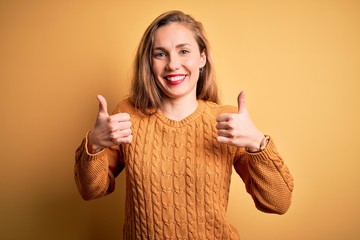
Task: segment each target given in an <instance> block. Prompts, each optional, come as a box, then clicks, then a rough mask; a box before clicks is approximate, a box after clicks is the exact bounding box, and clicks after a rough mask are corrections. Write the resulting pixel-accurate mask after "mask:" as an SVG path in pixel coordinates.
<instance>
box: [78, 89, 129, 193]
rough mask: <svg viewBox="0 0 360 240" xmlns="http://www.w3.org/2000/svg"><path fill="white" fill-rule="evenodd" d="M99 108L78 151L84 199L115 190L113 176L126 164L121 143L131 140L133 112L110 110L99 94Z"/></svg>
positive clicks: (80, 181) (80, 184)
mask: <svg viewBox="0 0 360 240" xmlns="http://www.w3.org/2000/svg"><path fill="white" fill-rule="evenodd" d="M97 98H98V100H99V112H98V115H97V118H96V122H95V125H94V127H93V129H92V130H91V131H90V132H89V133H88V134H87V135H86V138H85V139H84V140H83V142H82V143H81V145H80V146H79V148H78V149H77V150H76V154H75V160H76V163H75V171H74V174H75V181H76V184H77V187H78V189H79V192H80V194H81V196H82V197H83V198H84V199H85V200H90V199H94V198H98V197H101V196H104V195H106V194H109V193H110V192H112V191H114V188H115V180H114V178H115V177H116V176H117V175H118V174H119V173H120V172H121V170H122V169H123V168H124V167H125V164H124V162H121V161H122V159H123V157H122V156H121V151H120V147H119V146H120V145H121V144H128V143H130V142H131V141H132V134H131V122H130V115H129V114H127V113H115V114H113V115H111V116H110V115H109V114H108V112H107V102H106V99H105V98H104V97H103V96H101V95H98V97H97Z"/></svg>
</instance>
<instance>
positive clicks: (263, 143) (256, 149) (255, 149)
mask: <svg viewBox="0 0 360 240" xmlns="http://www.w3.org/2000/svg"><path fill="white" fill-rule="evenodd" d="M269 140H270V136H268V135H262V139H261V141H260V143H259V144H258V145H257V146H258V147H247V148H246V151H247V152H250V153H257V152H261V151H263V150H265V148H266V147H267V145H268V143H269Z"/></svg>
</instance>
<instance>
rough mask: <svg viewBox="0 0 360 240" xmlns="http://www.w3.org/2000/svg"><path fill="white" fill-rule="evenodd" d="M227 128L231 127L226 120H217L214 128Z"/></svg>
mask: <svg viewBox="0 0 360 240" xmlns="http://www.w3.org/2000/svg"><path fill="white" fill-rule="evenodd" d="M229 128H231V127H230V126H229V123H228V122H218V124H216V129H217V130H221V129H222V130H227V129H229Z"/></svg>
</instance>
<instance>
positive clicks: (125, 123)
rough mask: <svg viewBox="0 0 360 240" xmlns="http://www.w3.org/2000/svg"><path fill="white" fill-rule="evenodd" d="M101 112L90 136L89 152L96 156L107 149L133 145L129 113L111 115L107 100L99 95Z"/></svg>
mask: <svg viewBox="0 0 360 240" xmlns="http://www.w3.org/2000/svg"><path fill="white" fill-rule="evenodd" d="M97 99H98V100H99V112H98V115H97V118H96V122H95V126H94V127H93V129H92V130H91V131H90V133H89V135H88V150H89V152H90V153H92V154H95V153H97V152H100V151H101V150H102V149H104V148H106V147H112V146H115V145H119V144H126V143H131V141H132V133H131V122H130V115H129V114H128V113H117V114H114V115H111V116H110V115H109V114H108V111H107V102H106V99H105V98H104V97H103V96H101V95H98V96H97Z"/></svg>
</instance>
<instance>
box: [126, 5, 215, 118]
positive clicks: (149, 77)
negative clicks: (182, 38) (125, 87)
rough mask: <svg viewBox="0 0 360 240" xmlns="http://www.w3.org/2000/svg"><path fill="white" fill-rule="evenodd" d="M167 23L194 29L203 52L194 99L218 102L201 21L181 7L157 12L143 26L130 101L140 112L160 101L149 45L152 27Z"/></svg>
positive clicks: (150, 46) (149, 111)
mask: <svg viewBox="0 0 360 240" xmlns="http://www.w3.org/2000/svg"><path fill="white" fill-rule="evenodd" d="M169 23H183V24H186V25H187V26H189V29H190V30H191V31H192V32H193V33H194V37H195V40H196V42H197V44H198V46H199V50H200V53H203V52H205V55H206V60H207V61H206V64H205V66H204V67H203V69H202V70H201V72H200V74H199V80H198V83H197V87H196V97H197V99H202V100H207V101H212V102H215V103H218V102H219V97H218V90H217V86H216V83H215V73H214V69H213V62H212V59H211V54H210V50H209V42H208V40H207V38H206V35H205V31H204V28H203V26H202V24H201V23H200V22H198V21H196V20H195V19H194V18H193V17H191V16H189V15H187V14H185V13H183V12H181V11H169V12H165V13H163V14H161V15H160V16H158V17H157V18H156V19H155V20H154V21H153V22H152V23H151V24H150V25H149V27H148V28H147V29H146V31H145V33H144V35H143V36H142V39H141V41H140V44H139V46H138V49H137V52H136V56H135V61H134V66H133V76H132V81H131V89H130V101H131V103H132V104H133V105H134V107H135V108H136V109H139V110H140V111H141V112H143V113H144V114H151V113H153V112H154V111H156V110H157V109H158V108H159V107H160V106H161V103H162V98H163V93H162V91H161V90H160V88H159V87H158V85H157V84H156V81H155V78H154V75H153V72H152V69H151V65H152V64H151V62H152V60H151V59H152V48H153V41H154V35H155V31H156V30H157V29H158V28H160V27H161V26H164V25H167V24H169Z"/></svg>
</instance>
